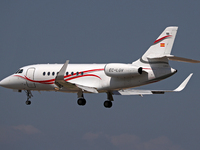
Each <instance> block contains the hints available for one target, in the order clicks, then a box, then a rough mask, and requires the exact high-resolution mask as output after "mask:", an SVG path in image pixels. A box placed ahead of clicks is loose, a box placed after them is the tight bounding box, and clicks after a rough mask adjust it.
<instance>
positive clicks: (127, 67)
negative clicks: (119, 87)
mask: <svg viewBox="0 0 200 150" xmlns="http://www.w3.org/2000/svg"><path fill="white" fill-rule="evenodd" d="M142 70H143V69H142V67H137V66H134V65H131V64H121V63H111V64H107V65H106V66H105V68H104V71H105V74H106V75H107V76H109V77H121V78H123V77H133V76H137V75H140V74H142Z"/></svg>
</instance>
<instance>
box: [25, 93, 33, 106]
mask: <svg viewBox="0 0 200 150" xmlns="http://www.w3.org/2000/svg"><path fill="white" fill-rule="evenodd" d="M25 92H26V96H27V100H26V105H30V104H31V101H30V100H29V99H31V97H33V94H32V93H31V91H30V90H25Z"/></svg>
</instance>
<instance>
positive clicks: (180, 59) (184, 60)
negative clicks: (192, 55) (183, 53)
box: [167, 55, 200, 63]
mask: <svg viewBox="0 0 200 150" xmlns="http://www.w3.org/2000/svg"><path fill="white" fill-rule="evenodd" d="M167 58H168V59H169V60H173V61H181V62H189V63H200V61H199V60H193V59H188V58H182V57H176V56H173V55H170V56H167Z"/></svg>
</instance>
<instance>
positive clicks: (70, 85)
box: [55, 60, 98, 93]
mask: <svg viewBox="0 0 200 150" xmlns="http://www.w3.org/2000/svg"><path fill="white" fill-rule="evenodd" d="M68 64H69V60H67V61H66V62H65V64H64V65H63V66H62V68H61V69H60V71H59V72H58V74H57V76H56V78H55V84H56V85H57V86H58V88H59V89H60V88H62V87H65V88H66V89H68V90H80V89H82V90H83V91H87V92H91V93H98V91H97V90H96V89H95V88H93V87H87V86H83V85H79V84H73V83H70V82H67V81H65V79H64V75H65V72H66V70H67V66H68Z"/></svg>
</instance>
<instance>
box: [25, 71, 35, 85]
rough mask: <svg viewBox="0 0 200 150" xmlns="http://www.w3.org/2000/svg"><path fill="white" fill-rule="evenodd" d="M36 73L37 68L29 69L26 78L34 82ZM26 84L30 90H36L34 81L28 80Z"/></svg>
mask: <svg viewBox="0 0 200 150" xmlns="http://www.w3.org/2000/svg"><path fill="white" fill-rule="evenodd" d="M34 73H35V68H29V69H28V70H27V72H26V77H27V78H28V79H30V80H34ZM26 84H27V86H28V87H29V88H35V87H36V86H35V83H34V82H32V81H29V80H27V81H26Z"/></svg>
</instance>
